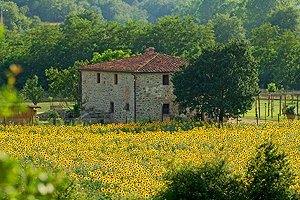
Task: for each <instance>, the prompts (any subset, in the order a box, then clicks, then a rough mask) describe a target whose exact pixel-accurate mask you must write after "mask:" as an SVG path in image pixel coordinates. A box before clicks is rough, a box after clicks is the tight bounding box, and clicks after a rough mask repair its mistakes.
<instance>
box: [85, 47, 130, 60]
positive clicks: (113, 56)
mask: <svg viewBox="0 0 300 200" xmlns="http://www.w3.org/2000/svg"><path fill="white" fill-rule="evenodd" d="M130 56H132V53H131V50H127V51H123V50H114V51H113V50H111V49H107V50H105V51H104V52H103V53H102V54H100V53H98V52H95V53H94V54H93V58H92V60H91V63H100V62H108V61H112V60H117V59H120V58H129V57H130Z"/></svg>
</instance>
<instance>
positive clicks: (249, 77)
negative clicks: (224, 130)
mask: <svg viewBox="0 0 300 200" xmlns="http://www.w3.org/2000/svg"><path fill="white" fill-rule="evenodd" d="M173 83H174V94H175V95H176V101H177V102H178V103H179V104H181V105H182V106H183V107H186V108H192V109H197V110H199V111H200V112H207V113H209V114H211V113H215V114H219V120H220V121H221V122H222V121H223V117H224V116H225V114H229V115H239V114H243V113H245V112H246V111H247V110H250V109H251V108H252V104H253V102H254V101H255V96H256V95H257V94H258V93H259V88H258V73H257V64H256V62H255V60H254V58H253V56H252V55H251V52H250V50H249V47H248V46H247V44H246V43H245V42H240V41H233V42H230V43H228V44H226V45H217V46H215V47H213V48H211V49H208V50H205V51H203V53H202V55H201V56H200V57H199V58H197V59H196V60H194V61H193V62H192V63H191V64H190V65H189V66H187V67H186V68H183V70H181V71H180V72H177V73H175V75H174V76H173Z"/></svg>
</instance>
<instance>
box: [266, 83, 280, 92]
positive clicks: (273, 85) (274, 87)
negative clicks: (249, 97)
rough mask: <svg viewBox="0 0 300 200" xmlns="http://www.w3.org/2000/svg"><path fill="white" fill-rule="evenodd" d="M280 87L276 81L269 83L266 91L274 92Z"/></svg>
mask: <svg viewBox="0 0 300 200" xmlns="http://www.w3.org/2000/svg"><path fill="white" fill-rule="evenodd" d="M277 91H278V88H277V87H276V84H275V83H269V84H268V88H267V90H266V92H269V93H272V92H277Z"/></svg>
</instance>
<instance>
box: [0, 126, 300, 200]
mask: <svg viewBox="0 0 300 200" xmlns="http://www.w3.org/2000/svg"><path fill="white" fill-rule="evenodd" d="M265 141H272V142H273V143H275V144H276V145H277V146H278V147H279V151H284V152H285V153H286V154H287V155H288V159H289V164H290V166H291V170H292V171H293V172H294V173H295V174H296V175H297V176H296V179H297V182H299V177H300V121H285V122H281V123H264V124H261V125H259V126H256V125H252V124H240V125H234V124H231V125H226V126H223V127H221V128H219V127H218V126H216V125H209V124H207V125H201V124H200V123H199V122H174V121H171V122H162V123H158V122H156V123H148V124H141V123H136V124H133V123H131V124H109V125H91V126H82V125H77V126H12V125H1V126H0V151H3V152H6V153H7V154H9V155H10V157H12V158H17V159H20V160H22V161H25V162H28V163H33V164H34V165H35V166H37V167H41V168H45V169H47V170H57V169H61V170H63V171H65V172H66V173H67V174H68V176H69V177H70V178H72V179H76V180H78V181H79V183H80V185H81V186H82V187H83V188H88V189H89V190H92V191H94V193H95V194H98V195H99V197H100V196H109V197H110V198H112V199H147V198H151V197H153V196H154V195H156V194H157V192H158V191H159V189H160V188H162V187H163V186H164V185H165V184H166V180H165V178H164V176H165V175H166V174H167V173H168V172H170V171H171V170H176V169H180V168H182V167H184V166H200V165H201V164H203V163H204V162H206V161H208V160H214V159H221V158H222V159H226V160H227V162H228V165H229V167H230V168H231V169H232V170H233V173H237V174H243V173H245V169H246V168H247V165H248V161H249V159H250V158H251V157H253V156H254V154H255V150H256V147H257V146H258V145H259V144H261V143H263V142H265ZM295 187H296V190H297V191H298V192H300V186H299V185H296V186H295Z"/></svg>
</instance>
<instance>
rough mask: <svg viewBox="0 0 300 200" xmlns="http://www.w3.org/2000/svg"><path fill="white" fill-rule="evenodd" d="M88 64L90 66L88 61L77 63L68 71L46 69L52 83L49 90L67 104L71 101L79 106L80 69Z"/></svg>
mask: <svg viewBox="0 0 300 200" xmlns="http://www.w3.org/2000/svg"><path fill="white" fill-rule="evenodd" d="M86 64H88V62H87V61H85V62H84V61H81V62H79V61H76V62H75V63H74V65H73V66H71V67H68V68H67V69H59V68H53V67H51V68H49V69H46V71H45V74H46V77H47V79H48V80H49V81H50V83H49V89H50V92H51V93H52V95H53V96H55V97H59V98H61V99H62V100H64V101H65V102H67V101H70V100H71V101H76V104H78V103H79V102H80V93H79V71H78V68H79V67H80V66H83V65H86Z"/></svg>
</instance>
